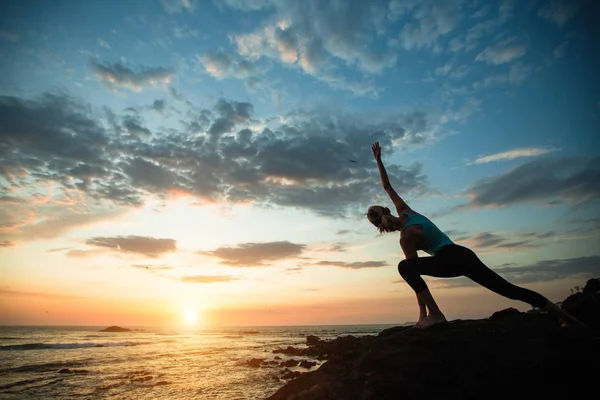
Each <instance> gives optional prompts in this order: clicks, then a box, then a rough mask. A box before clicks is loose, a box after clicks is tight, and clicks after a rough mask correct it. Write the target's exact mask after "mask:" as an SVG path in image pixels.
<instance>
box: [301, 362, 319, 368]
mask: <svg viewBox="0 0 600 400" xmlns="http://www.w3.org/2000/svg"><path fill="white" fill-rule="evenodd" d="M298 365H299V366H300V367H302V368H306V369H310V368H312V367H314V366H315V365H317V362H316V361H308V360H302V361H300V364H298Z"/></svg>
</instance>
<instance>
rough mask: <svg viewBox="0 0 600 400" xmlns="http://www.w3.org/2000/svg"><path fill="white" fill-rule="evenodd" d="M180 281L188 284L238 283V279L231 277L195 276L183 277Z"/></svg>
mask: <svg viewBox="0 0 600 400" xmlns="http://www.w3.org/2000/svg"><path fill="white" fill-rule="evenodd" d="M180 280H181V282H187V283H221V282H231V281H236V280H238V278H236V277H233V276H229V275H193V276H183V277H181V278H180Z"/></svg>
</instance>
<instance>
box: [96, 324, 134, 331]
mask: <svg viewBox="0 0 600 400" xmlns="http://www.w3.org/2000/svg"><path fill="white" fill-rule="evenodd" d="M100 332H131V329H127V328H121V327H120V326H114V325H113V326H109V327H108V328H106V329H102V330H101V331H100Z"/></svg>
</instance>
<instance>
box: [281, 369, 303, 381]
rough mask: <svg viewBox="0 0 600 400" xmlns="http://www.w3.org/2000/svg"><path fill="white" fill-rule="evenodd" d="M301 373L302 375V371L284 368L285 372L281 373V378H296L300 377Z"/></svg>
mask: <svg viewBox="0 0 600 400" xmlns="http://www.w3.org/2000/svg"><path fill="white" fill-rule="evenodd" d="M300 375H302V372H300V371H290V370H289V369H287V368H286V369H284V370H283V374H281V376H280V378H281V379H285V380H289V379H294V378H297V377H299V376H300Z"/></svg>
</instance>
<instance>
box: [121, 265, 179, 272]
mask: <svg viewBox="0 0 600 400" xmlns="http://www.w3.org/2000/svg"><path fill="white" fill-rule="evenodd" d="M131 266H132V267H133V268H137V269H147V270H150V271H152V272H154V271H172V270H173V267H171V266H169V265H151V264H131Z"/></svg>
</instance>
